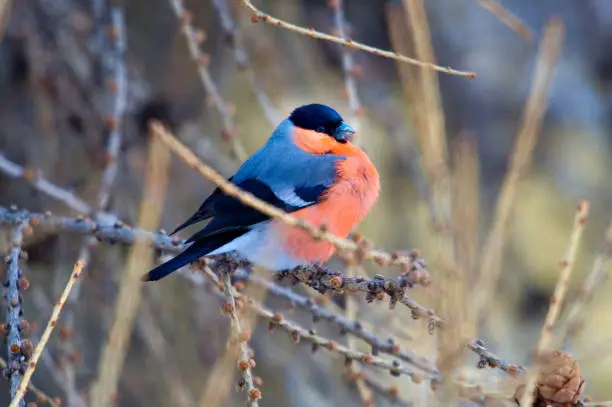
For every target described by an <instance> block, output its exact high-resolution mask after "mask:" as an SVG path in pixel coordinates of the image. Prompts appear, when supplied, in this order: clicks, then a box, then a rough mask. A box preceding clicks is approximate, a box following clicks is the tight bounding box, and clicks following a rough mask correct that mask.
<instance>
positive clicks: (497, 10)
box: [478, 0, 533, 42]
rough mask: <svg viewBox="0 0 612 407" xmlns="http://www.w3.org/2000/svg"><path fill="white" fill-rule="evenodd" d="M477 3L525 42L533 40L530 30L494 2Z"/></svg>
mask: <svg viewBox="0 0 612 407" xmlns="http://www.w3.org/2000/svg"><path fill="white" fill-rule="evenodd" d="M478 3H480V5H481V6H482V8H484V9H485V10H487V11H488V12H490V13H491V14H493V15H494V16H495V17H497V18H499V20H500V21H501V22H502V23H504V24H505V25H507V26H508V27H510V29H512V30H514V31H516V33H517V34H518V35H520V36H521V37H523V39H524V40H525V41H529V42H531V40H532V39H533V32H532V30H531V28H529V27H528V26H527V25H526V24H525V23H524V22H523V21H521V19H520V18H518V17H517V16H515V15H514V14H513V13H512V12H510V11H509V10H508V9H506V8H504V6H502V5H501V4H499V3H498V2H497V1H496V0H478Z"/></svg>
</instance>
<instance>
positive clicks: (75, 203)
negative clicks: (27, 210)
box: [0, 154, 92, 214]
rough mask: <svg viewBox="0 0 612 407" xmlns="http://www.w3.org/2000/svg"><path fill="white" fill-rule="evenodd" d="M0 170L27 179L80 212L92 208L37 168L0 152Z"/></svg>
mask: <svg viewBox="0 0 612 407" xmlns="http://www.w3.org/2000/svg"><path fill="white" fill-rule="evenodd" d="M0 172H3V173H4V174H5V175H7V176H9V177H11V178H13V179H23V180H25V181H27V182H28V183H29V184H30V185H31V186H32V187H34V189H36V190H37V191H40V192H43V193H44V194H46V195H47V196H49V197H51V198H53V199H56V200H58V201H60V202H63V203H64V204H65V205H66V206H68V207H69V208H71V209H73V210H75V211H77V212H79V213H82V214H89V213H91V211H92V209H91V207H90V206H89V204H88V203H87V202H85V201H83V200H82V199H80V198H79V197H77V196H76V195H74V194H73V193H72V192H70V191H68V190H67V189H64V188H61V187H58V186H57V185H55V184H54V183H52V182H50V181H48V180H47V179H45V178H44V177H43V176H42V175H41V174H40V173H39V171H38V170H36V169H34V168H27V167H22V166H20V165H19V164H16V163H14V162H12V161H10V160H9V159H7V158H6V157H5V156H4V155H2V154H0Z"/></svg>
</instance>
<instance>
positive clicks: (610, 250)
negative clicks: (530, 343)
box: [558, 222, 612, 342]
mask: <svg viewBox="0 0 612 407" xmlns="http://www.w3.org/2000/svg"><path fill="white" fill-rule="evenodd" d="M610 259H612V222H610V224H609V225H608V228H607V229H606V235H605V238H604V243H603V247H602V248H601V251H600V252H599V254H598V255H597V257H596V258H595V261H594V262H593V268H592V269H591V272H590V273H589V275H588V276H587V277H586V279H585V280H584V283H583V284H582V287H580V292H579V294H578V298H576V301H574V303H573V304H572V306H571V307H570V308H569V310H568V312H567V318H566V320H565V323H564V326H563V330H562V332H560V333H559V336H558V337H559V338H560V340H561V342H563V341H564V340H566V339H567V341H569V340H571V339H572V338H573V337H574V335H575V334H576V333H577V332H578V330H579V329H580V327H581V325H582V323H583V321H584V317H585V315H586V313H585V312H584V308H585V307H586V306H587V305H589V303H590V302H591V300H592V298H593V293H594V292H595V291H596V290H597V288H601V286H602V283H603V281H604V280H605V279H606V278H607V271H608V270H607V269H608V265H609V263H610ZM566 337H567V338H566Z"/></svg>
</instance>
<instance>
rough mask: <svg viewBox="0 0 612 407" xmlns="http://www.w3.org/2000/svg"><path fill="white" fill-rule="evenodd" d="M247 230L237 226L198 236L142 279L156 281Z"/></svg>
mask: <svg viewBox="0 0 612 407" xmlns="http://www.w3.org/2000/svg"><path fill="white" fill-rule="evenodd" d="M247 231H248V229H247V228H239V229H234V230H227V231H223V232H222V233H219V234H215V235H208V236H198V240H196V241H195V242H194V243H193V244H192V245H191V246H189V247H188V248H186V249H185V250H183V251H182V252H181V253H180V254H179V255H177V256H176V257H174V258H172V259H170V260H168V261H167V262H165V263H163V264H160V265H159V266H157V267H155V268H154V269H153V270H151V271H149V272H148V273H147V274H145V275H144V276H142V281H157V280H160V279H162V278H164V277H166V276H167V275H169V274H171V273H172V272H174V271H176V270H178V269H180V268H181V267H183V266H184V265H186V264H189V263H192V262H194V261H196V260H197V259H199V258H200V257H203V256H206V255H207V254H208V253H210V252H212V251H213V250H216V249H218V248H220V247H222V246H224V245H225V244H227V243H229V242H231V241H232V240H233V239H235V238H237V237H239V236H241V235H242V234H244V233H246V232H247Z"/></svg>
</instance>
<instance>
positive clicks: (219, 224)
mask: <svg viewBox="0 0 612 407" xmlns="http://www.w3.org/2000/svg"><path fill="white" fill-rule="evenodd" d="M236 185H237V186H238V187H240V188H241V189H243V190H244V191H247V192H249V193H251V194H253V195H254V196H256V197H257V198H259V199H261V200H263V201H265V202H267V203H269V204H270V205H273V206H275V207H277V208H279V209H282V210H284V211H285V212H288V213H291V212H294V211H296V210H298V209H302V208H305V207H307V206H310V205H314V204H315V203H317V202H319V200H320V199H321V197H322V195H323V194H324V193H325V191H326V190H327V189H328V188H329V187H328V186H326V185H317V186H308V187H301V188H296V189H294V190H292V191H290V192H291V193H292V194H293V195H294V196H295V197H296V198H297V201H299V202H296V200H290V201H284V200H282V199H280V198H279V197H278V196H277V195H276V194H275V193H274V192H273V191H272V189H271V188H270V187H269V186H268V185H267V184H265V183H263V182H261V181H259V180H257V179H247V180H244V181H242V182H240V183H238V184H236ZM211 217H212V218H213V220H212V221H211V222H210V223H209V224H208V225H207V226H206V227H205V228H204V229H202V230H200V231H199V232H197V233H195V234H194V235H193V236H191V237H190V238H189V239H187V243H189V242H192V241H196V240H199V239H202V238H205V237H207V236H211V235H213V234H215V235H216V234H219V233H224V232H229V231H235V230H240V229H243V230H244V231H246V230H247V229H248V227H250V226H252V225H254V224H256V223H259V222H263V221H265V220H268V219H269V216H267V215H265V214H263V213H261V212H260V211H258V210H256V209H253V208H251V207H250V206H248V205H245V204H243V203H242V202H240V201H239V200H238V199H236V198H234V197H231V196H229V195H226V194H225V193H224V192H222V191H221V190H220V189H219V188H217V189H215V191H214V192H213V193H212V194H211V195H210V196H209V197H208V198H207V199H206V201H204V203H203V204H202V205H201V206H200V208H199V209H198V211H197V212H196V213H195V214H194V215H193V216H192V217H190V218H189V219H188V220H187V221H186V222H185V223H183V224H182V225H180V226H179V227H178V228H176V230H175V231H174V232H172V233H176V232H178V231H179V230H181V229H184V228H186V227H187V226H190V225H192V224H194V223H197V222H200V221H202V220H205V219H208V218H211Z"/></svg>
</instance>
